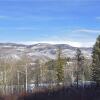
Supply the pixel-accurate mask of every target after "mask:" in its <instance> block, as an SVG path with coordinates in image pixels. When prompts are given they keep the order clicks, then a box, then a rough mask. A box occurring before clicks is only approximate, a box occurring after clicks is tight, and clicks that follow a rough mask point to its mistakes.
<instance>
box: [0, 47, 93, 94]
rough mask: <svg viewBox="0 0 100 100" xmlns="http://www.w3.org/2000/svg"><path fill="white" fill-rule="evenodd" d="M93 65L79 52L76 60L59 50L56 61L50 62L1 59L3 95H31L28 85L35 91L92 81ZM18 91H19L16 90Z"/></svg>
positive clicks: (23, 58) (0, 73)
mask: <svg viewBox="0 0 100 100" xmlns="http://www.w3.org/2000/svg"><path fill="white" fill-rule="evenodd" d="M90 64H91V63H89V61H88V60H87V59H85V58H84V56H83V55H82V53H81V51H80V50H79V49H78V50H77V52H76V57H75V58H73V59H71V58H66V57H64V56H62V50H61V49H58V51H57V58H56V59H55V60H49V61H48V62H45V61H43V60H42V59H37V60H36V61H34V62H33V60H32V58H31V57H29V56H26V55H23V56H22V57H21V58H20V59H19V60H15V59H12V58H2V57H1V58H0V90H1V91H2V92H3V93H5V94H6V93H8V87H9V88H10V92H11V93H14V91H17V92H20V91H22V90H23V91H26V92H27V91H28V85H29V84H34V85H35V87H39V86H48V87H53V86H55V85H61V84H62V85H68V84H71V83H73V82H74V81H76V82H77V87H78V81H79V80H82V81H85V80H89V78H90ZM16 88H17V90H15V89H16Z"/></svg>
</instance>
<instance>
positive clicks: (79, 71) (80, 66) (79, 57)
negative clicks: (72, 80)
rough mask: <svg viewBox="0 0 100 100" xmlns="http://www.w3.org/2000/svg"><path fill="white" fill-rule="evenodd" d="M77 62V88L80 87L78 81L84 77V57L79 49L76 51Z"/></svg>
mask: <svg viewBox="0 0 100 100" xmlns="http://www.w3.org/2000/svg"><path fill="white" fill-rule="evenodd" d="M76 62H77V68H76V81H77V87H78V83H79V82H78V81H79V80H80V79H81V76H84V75H83V74H84V66H83V65H84V56H83V54H82V53H81V50H80V49H77V51H76Z"/></svg>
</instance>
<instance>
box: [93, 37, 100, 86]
mask: <svg viewBox="0 0 100 100" xmlns="http://www.w3.org/2000/svg"><path fill="white" fill-rule="evenodd" d="M92 58H93V61H92V80H93V81H95V82H97V83H99V84H100V35H99V36H98V38H97V40H96V43H95V45H94V47H93V55H92Z"/></svg>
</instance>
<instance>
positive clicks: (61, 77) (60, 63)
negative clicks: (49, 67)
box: [56, 48, 64, 84]
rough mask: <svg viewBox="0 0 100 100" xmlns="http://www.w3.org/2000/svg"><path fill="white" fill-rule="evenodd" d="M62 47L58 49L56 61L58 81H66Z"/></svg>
mask: <svg viewBox="0 0 100 100" xmlns="http://www.w3.org/2000/svg"><path fill="white" fill-rule="evenodd" d="M61 54H62V51H61V48H59V49H58V55H57V61H56V76H57V83H58V84H59V83H60V82H61V83H63V82H64V59H63V58H62V57H61Z"/></svg>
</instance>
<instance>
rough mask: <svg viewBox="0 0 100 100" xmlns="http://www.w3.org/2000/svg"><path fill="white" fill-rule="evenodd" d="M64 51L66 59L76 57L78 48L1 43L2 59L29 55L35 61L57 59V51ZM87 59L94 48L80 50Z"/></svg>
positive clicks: (65, 45) (44, 44)
mask: <svg viewBox="0 0 100 100" xmlns="http://www.w3.org/2000/svg"><path fill="white" fill-rule="evenodd" d="M59 47H60V48H61V49H62V54H63V55H64V56H65V57H74V56H75V53H76V49H77V48H76V47H72V46H70V45H67V44H55V45H54V44H47V43H38V44H34V45H23V44H16V43H0V57H12V58H14V59H20V57H21V56H22V55H25V54H26V55H28V56H30V57H32V58H33V60H35V59H38V58H39V59H55V58H56V55H57V49H58V48H59ZM80 49H81V51H82V53H83V54H84V56H85V57H88V58H91V52H92V48H84V47H83V48H80Z"/></svg>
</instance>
